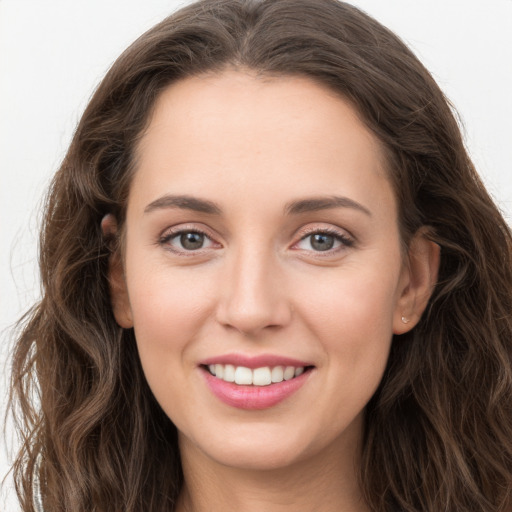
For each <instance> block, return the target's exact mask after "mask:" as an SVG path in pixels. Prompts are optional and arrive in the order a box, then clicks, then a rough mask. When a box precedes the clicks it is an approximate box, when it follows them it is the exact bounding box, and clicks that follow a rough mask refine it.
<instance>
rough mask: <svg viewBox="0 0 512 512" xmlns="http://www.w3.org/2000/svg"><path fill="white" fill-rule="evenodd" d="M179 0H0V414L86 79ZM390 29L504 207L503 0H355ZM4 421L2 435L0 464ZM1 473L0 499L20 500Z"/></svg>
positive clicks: (509, 0) (509, 191) (509, 143)
mask: <svg viewBox="0 0 512 512" xmlns="http://www.w3.org/2000/svg"><path fill="white" fill-rule="evenodd" d="M184 3H186V1H177V0H174V1H173V0H144V1H142V0H74V1H72V2H70V1H68V0H46V1H43V0H0V180H1V181H0V414H2V415H3V413H4V409H5V405H3V404H4V403H5V395H6V391H5V390H6V384H5V379H6V375H7V373H8V367H9V362H8V355H7V354H8V349H9V344H10V343H11V341H10V340H11V336H12V335H11V334H10V328H9V326H10V325H11V324H12V323H13V322H14V321H15V320H16V319H17V317H19V315H20V314H21V313H22V312H23V311H25V310H26V308H27V307H29V306H30V305H31V304H32V303H33V302H34V301H35V300H36V298H37V296H38V280H37V263H36V260H37V229H38V222H39V219H40V214H39V211H40V204H41V199H42V196H43V193H44V190H45V188H46V186H47V183H48V181H49V178H50V176H51V175H52V174H53V173H54V171H55V170H56V169H57V167H58V165H59V162H60V161H61V159H62V158H63V156H64V153H65V151H66V148H67V145H68V143H69V141H70V138H71V134H72V132H73V129H74V127H75V125H76V123H77V121H78V119H79V117H80V114H81V112H82V110H83V109H84V107H85V105H86V103H87V100H88V98H89V97H90V95H91V93H92V91H93V89H94V87H95V86H96V85H97V84H98V82H99V81H100V79H101V77H102V76H103V74H104V73H105V71H106V70H107V69H108V67H109V66H110V64H111V63H112V62H113V61H114V60H115V58H116V57H117V56H118V55H119V54H120V52H121V51H122V50H123V49H124V48H125V47H126V46H127V45H128V44H129V43H130V42H131V41H133V40H134V39H135V38H136V37H137V36H138V35H140V34H141V33H142V32H144V31H145V30H146V29H148V28H149V27H151V26H152V25H153V24H155V23H156V22H157V21H160V20H161V19H162V18H164V17H165V16H166V15H168V14H169V13H170V12H172V11H173V10H174V9H175V8H176V7H177V6H179V5H182V4H184ZM353 3H354V4H355V5H357V6H359V7H361V8H362V9H363V10H366V11H367V12H368V13H369V14H371V15H373V16H375V17H376V18H377V19H378V20H380V21H381V22H382V23H384V24H385V25H387V26H388V27H389V28H391V29H392V30H394V31H395V32H397V33H398V34H399V35H400V36H401V37H402V38H403V39H404V40H405V41H406V42H407V43H408V44H409V45H410V46H412V48H413V49H414V50H415V52H416V53H417V54H418V56H419V57H420V59H421V60H422V61H423V62H424V63H425V64H426V66H427V68H428V69H430V71H431V72H432V73H433V75H434V77H435V78H436V80H437V81H438V83H439V84H440V86H441V87H442V89H443V90H444V91H445V93H446V94H447V95H448V97H449V98H450V99H451V100H452V102H453V103H454V105H455V106H456V108H457V110H458V111H459V113H460V115H461V118H462V120H463V122H464V126H465V137H466V142H467V145H468V147H469V150H470V153H471V155H472V156H473V159H474V161H475V163H476V164H477V168H478V169H479V171H480V173H481V174H482V176H483V178H484V180H485V182H486V184H487V186H488V188H489V189H490V191H491V193H492V194H493V195H494V197H495V198H496V200H497V202H498V203H499V205H500V206H501V208H502V210H503V211H504V213H505V215H506V216H507V218H508V219H509V220H511V219H512V169H511V163H512V0H487V1H486V2H482V1H481V0H414V1H413V0H385V1H384V0H355V1H354V2H353ZM5 445H8V446H7V448H9V449H10V448H11V446H12V432H11V430H10V429H8V434H7V435H6V442H5V443H3V444H2V445H0V478H1V477H3V475H4V474H5V473H6V472H7V470H8V467H9V459H8V456H7V455H6V452H5V447H6V446H5ZM10 486H11V484H10V483H9V481H7V483H6V484H5V486H4V489H3V491H2V492H1V493H0V510H5V511H9V512H11V511H12V512H14V511H17V510H19V508H18V507H17V506H16V505H15V501H14V500H13V496H12V491H10V490H9V489H10Z"/></svg>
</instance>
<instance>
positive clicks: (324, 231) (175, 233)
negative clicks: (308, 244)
mask: <svg viewBox="0 0 512 512" xmlns="http://www.w3.org/2000/svg"><path fill="white" fill-rule="evenodd" d="M184 234H198V235H202V236H204V237H205V239H207V240H209V241H210V242H211V243H212V244H216V242H215V241H214V240H213V238H212V237H211V236H210V235H209V234H208V233H207V232H206V231H205V230H202V229H199V228H197V227H190V228H187V227H181V228H178V229H176V230H171V231H167V232H166V233H165V234H164V235H162V236H161V237H160V238H159V240H158V243H159V245H162V246H166V248H167V249H168V250H170V251H172V252H174V253H177V254H180V255H183V256H195V255H198V254H201V253H202V252H203V250H204V249H209V247H206V248H203V247H201V248H199V249H197V250H195V249H188V250H187V249H185V248H183V249H176V248H174V247H172V245H171V244H170V242H171V240H173V239H176V238H178V237H181V236H182V235H184ZM313 235H327V236H332V237H333V238H334V239H335V241H336V242H339V244H340V246H338V247H337V248H330V249H327V250H325V251H315V250H313V249H311V250H308V249H295V250H304V251H310V252H312V253H314V254H315V255H316V256H320V257H322V256H324V255H325V256H329V255H333V254H335V253H337V252H338V251H340V250H343V249H347V248H350V247H352V246H353V245H354V243H355V241H354V239H353V238H351V237H349V236H347V235H346V234H344V233H341V232H340V231H338V230H336V229H333V228H310V229H308V230H306V232H305V233H304V234H302V236H301V238H300V239H299V241H298V242H295V243H294V244H293V246H292V248H293V247H295V246H297V245H298V244H299V243H301V242H302V241H304V240H306V239H307V238H309V237H312V236H313ZM218 245H220V244H218Z"/></svg>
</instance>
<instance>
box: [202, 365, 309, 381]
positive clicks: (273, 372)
mask: <svg viewBox="0 0 512 512" xmlns="http://www.w3.org/2000/svg"><path fill="white" fill-rule="evenodd" d="M208 370H209V371H210V373H211V374H212V375H214V376H216V377H217V378H219V379H222V380H224V381H226V382H234V383H235V384H238V385H240V386H251V385H252V386H268V385H269V384H275V383H278V382H283V380H290V379H293V378H294V377H298V376H299V375H302V374H303V373H304V367H303V366H299V367H295V366H274V367H273V368H270V367H269V366H263V367H261V368H255V369H254V370H251V369H250V368H246V367H245V366H233V365H232V364H210V365H209V366H208Z"/></svg>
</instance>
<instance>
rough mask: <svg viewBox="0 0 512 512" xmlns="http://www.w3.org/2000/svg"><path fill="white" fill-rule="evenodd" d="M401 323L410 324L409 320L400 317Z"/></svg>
mask: <svg viewBox="0 0 512 512" xmlns="http://www.w3.org/2000/svg"><path fill="white" fill-rule="evenodd" d="M402 322H403V323H404V324H408V323H409V322H410V320H409V318H405V316H402Z"/></svg>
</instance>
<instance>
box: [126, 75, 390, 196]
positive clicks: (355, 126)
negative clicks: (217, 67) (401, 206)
mask: <svg viewBox="0 0 512 512" xmlns="http://www.w3.org/2000/svg"><path fill="white" fill-rule="evenodd" d="M383 155H384V152H383V151H382V148H381V145H380V143H379V141H378V140H377V138H376V137H375V136H374V135H373V134H372V133H371V132H370V131H369V129H367V128H366V126H365V125H364V123H363V122H362V121H361V120H360V118H359V115H358V113H357V111H356V110H355V109H354V108H353V107H352V105H351V104H350V103H349V102H348V101H347V100H344V99H343V98H342V97H340V96H339V95H336V94H335V93H334V92H332V91H330V90H329V89H327V88H326V87H324V86H322V85H319V84H317V83H315V82H313V81H312V80H309V79H307V78H301V77H290V76H284V77H272V78H269V77H260V76H256V75H254V74H250V73H248V72H237V71H226V72H223V73H221V74H214V75H203V76H197V77H192V78H187V79H184V80H181V81H178V82H176V83H174V84H172V85H171V86H169V87H168V88H167V89H166V90H164V91H163V92H162V94H161V95H160V96H159V98H158V100H157V102H156V104H155V107H154V111H153V113H152V117H151V119H150V122H149V124H148V127H147V129H146V131H145V133H144V135H143V137H142V138H141V141H140V143H139V145H138V148H137V156H138V158H137V161H138V169H137V172H136V175H135V179H134V183H133V187H132V189H133V190H137V196H140V195H141V194H144V195H145V198H144V199H145V200H146V201H150V200H151V199H152V198H153V199H154V196H155V195H157V194H159V193H160V194H161V193H162V192H175V190H174V189H178V190H176V192H179V193H188V194H189V193H191V192H197V193H204V194H210V193H215V194H217V193H218V194H224V193H225V192H226V191H227V190H232V191H235V190H236V191H237V192H238V193H239V192H240V191H242V192H243V194H244V196H246V197H247V196H251V197H252V196H255V194H256V192H257V191H258V187H260V186H261V187H263V188H265V187H267V189H269V188H271V187H274V188H275V187H281V188H285V189H286V192H287V193H288V195H293V194H295V195H321V194H325V193H327V192H329V190H330V189H331V188H332V187H336V186H338V187H341V188H344V189H346V190H340V192H348V193H352V194H356V195H358V194H360V190H359V191H357V190H356V189H358V188H359V189H364V188H366V191H367V192H368V194H367V196H368V197H367V198H366V199H367V200H368V201H372V200H377V197H373V198H372V196H377V195H379V193H380V192H382V189H383V185H384V188H386V187H387V189H389V187H390V185H389V180H388V179H387V172H386V170H385V159H384V156H383ZM169 188H172V189H173V190H168V189H169ZM179 189H183V190H179ZM192 189H193V190H192ZM387 191H388V192H389V190H387ZM267 193H268V191H267ZM152 196H153V197H152ZM392 199H393V198H392Z"/></svg>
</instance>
